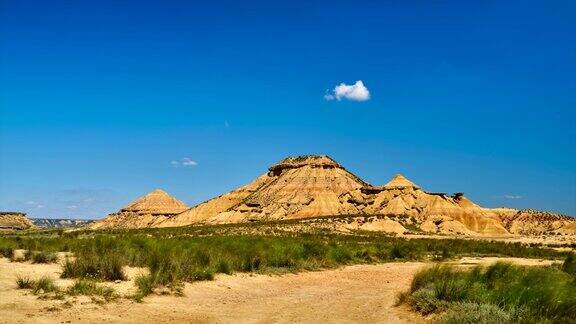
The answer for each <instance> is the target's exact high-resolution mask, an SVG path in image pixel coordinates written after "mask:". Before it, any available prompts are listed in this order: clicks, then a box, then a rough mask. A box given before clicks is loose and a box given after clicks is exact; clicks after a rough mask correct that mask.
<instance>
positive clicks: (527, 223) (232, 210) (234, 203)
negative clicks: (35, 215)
mask: <svg viewBox="0 0 576 324" xmlns="http://www.w3.org/2000/svg"><path fill="white" fill-rule="evenodd" d="M345 215H351V216H352V215H379V216H381V217H379V218H371V220H370V221H369V223H365V224H363V225H362V227H361V229H366V230H382V231H391V232H396V233H402V232H404V230H405V227H404V226H406V225H415V226H418V227H420V229H421V230H423V231H425V232H430V233H448V234H462V235H485V236H507V235H513V234H521V235H540V234H556V235H575V234H576V221H575V220H574V219H573V218H571V217H569V216H564V215H557V214H552V213H546V212H538V211H534V210H523V211H519V210H516V209H507V208H498V209H488V208H482V207H480V206H478V205H476V204H475V203H473V202H472V201H471V200H469V199H468V198H466V197H465V196H464V195H463V194H462V193H457V194H454V195H448V194H444V193H432V192H426V191H424V190H423V189H422V188H420V187H419V186H418V185H416V184H414V183H413V182H411V181H410V180H408V179H406V178H405V177H404V176H402V175H396V176H395V177H394V178H393V179H392V180H390V182H388V183H386V184H385V185H383V186H372V185H370V184H368V183H367V182H365V181H363V180H362V179H360V178H359V177H357V176H356V175H354V174H352V173H351V172H349V171H347V170H346V169H345V168H344V167H342V166H341V165H340V164H338V163H337V162H336V161H334V160H333V159H331V158H330V157H328V156H324V155H320V156H298V157H288V158H286V159H284V160H282V161H281V162H280V163H278V164H276V165H274V166H272V167H270V168H269V169H268V172H266V173H265V174H263V175H261V176H260V177H258V178H256V179H255V180H254V181H252V182H251V183H249V184H247V185H245V186H243V187H240V188H238V189H236V190H233V191H231V192H229V193H226V194H223V195H221V196H218V197H215V198H212V199H210V200H208V201H206V202H203V203H201V204H198V205H197V206H194V207H192V208H188V207H187V206H186V205H185V204H184V203H182V202H180V201H179V200H177V199H175V198H173V197H171V196H170V195H168V194H167V193H166V192H164V191H161V190H155V191H153V192H152V193H150V194H148V195H146V196H144V197H142V198H140V199H138V200H136V201H135V202H133V203H131V204H130V205H128V206H126V207H124V208H122V209H121V210H120V211H119V212H117V213H114V214H111V215H109V216H108V217H106V218H104V219H102V220H100V221H98V222H96V223H95V224H93V225H92V226H91V227H92V228H94V229H98V228H141V227H175V226H185V225H192V224H224V223H241V222H255V221H272V220H291V219H310V218H318V217H330V216H345Z"/></svg>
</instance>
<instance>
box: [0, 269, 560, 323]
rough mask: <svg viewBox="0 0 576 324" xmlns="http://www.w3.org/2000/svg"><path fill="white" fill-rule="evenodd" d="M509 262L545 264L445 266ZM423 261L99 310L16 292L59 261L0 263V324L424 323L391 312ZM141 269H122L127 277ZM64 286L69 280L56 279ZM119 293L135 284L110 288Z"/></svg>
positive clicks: (203, 287) (201, 285)
mask: <svg viewBox="0 0 576 324" xmlns="http://www.w3.org/2000/svg"><path fill="white" fill-rule="evenodd" d="M498 260H508V261H511V262H514V263H517V264H523V265H546V264H550V263H551V262H550V261H544V260H531V259H509V258H508V259H503V258H463V259H461V260H459V261H453V262H450V263H452V264H456V265H462V266H469V265H475V264H490V263H493V262H496V261H498ZM428 265H429V264H427V263H421V262H405V263H386V264H380V265H356V266H348V267H343V268H340V269H336V270H326V271H316V272H303V273H298V274H285V275H274V276H270V275H255V274H252V275H250V274H236V275H232V276H228V275H218V276H217V277H216V280H214V281H205V282H198V283H193V284H186V286H185V288H184V294H185V296H184V297H176V296H156V295H154V296H149V297H147V298H146V299H145V300H144V302H143V303H134V302H132V301H130V300H126V299H121V300H120V301H117V302H111V303H108V304H105V305H103V306H99V305H97V304H94V303H93V302H91V301H90V300H89V299H88V298H85V297H80V298H77V299H76V300H75V302H73V303H72V304H71V305H69V306H65V305H64V303H63V301H55V300H41V299H39V298H38V297H37V296H34V295H32V294H31V293H30V292H27V291H23V290H17V289H16V284H15V279H16V277H17V275H19V274H20V275H28V276H30V277H31V278H39V277H41V276H42V275H48V276H51V277H53V278H58V276H59V275H60V271H61V270H60V269H61V268H60V266H59V265H58V264H48V265H46V264H30V263H16V262H9V260H8V259H5V258H1V259H0V323H78V322H82V323H101V322H112V323H119V322H122V323H163V322H203V323H232V322H233V323H239V322H241V323H270V322H314V323H323V322H324V323H326V322H330V323H334V322H380V323H420V322H425V321H426V319H425V318H422V317H421V316H419V315H417V314H415V313H412V312H410V311H409V310H407V309H406V308H405V307H394V302H395V298H396V295H397V293H398V292H400V291H403V290H405V289H407V288H408V287H409V285H410V282H411V280H412V277H413V275H414V274H415V273H416V272H417V271H418V270H419V269H422V268H424V267H426V266H428ZM141 271H143V270H142V269H134V268H128V269H127V272H128V274H129V277H131V278H133V277H134V276H135V275H136V274H137V273H139V272H141ZM57 283H58V284H59V285H61V286H66V285H69V284H71V283H72V281H71V280H63V279H58V280H57ZM110 285H112V286H114V288H115V289H116V290H117V291H119V292H121V293H129V292H131V291H132V290H133V282H132V281H127V282H122V283H110Z"/></svg>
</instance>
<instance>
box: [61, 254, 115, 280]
mask: <svg viewBox="0 0 576 324" xmlns="http://www.w3.org/2000/svg"><path fill="white" fill-rule="evenodd" d="M61 277H62V278H87V279H99V280H111V281H115V280H126V275H125V274H124V271H123V270H122V262H121V260H120V259H119V258H118V257H116V256H114V255H102V256H98V255H81V256H78V257H77V258H76V260H74V261H71V260H66V261H65V262H64V264H63V265H62V275H61Z"/></svg>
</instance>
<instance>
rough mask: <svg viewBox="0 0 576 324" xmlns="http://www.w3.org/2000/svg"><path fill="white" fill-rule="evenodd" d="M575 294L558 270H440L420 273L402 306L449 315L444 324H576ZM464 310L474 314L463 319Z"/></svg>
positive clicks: (496, 267)
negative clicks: (525, 323) (572, 322)
mask: <svg viewBox="0 0 576 324" xmlns="http://www.w3.org/2000/svg"><path fill="white" fill-rule="evenodd" d="M574 291H576V284H575V282H574V280H573V277H572V276H570V275H569V274H566V273H564V272H561V271H560V270H558V269H557V268H555V267H520V266H514V265H512V264H509V263H496V264H494V265H491V266H489V267H487V268H482V267H475V268H473V269H472V270H469V271H457V270H455V269H453V268H451V267H449V266H436V267H432V268H428V269H425V270H423V271H420V272H418V273H417V274H416V275H415V276H414V279H413V281H412V285H411V288H410V290H409V291H408V292H407V293H405V294H404V295H402V296H401V300H402V301H404V302H407V303H408V304H410V305H411V307H412V308H414V309H415V310H417V311H419V312H422V313H424V314H428V313H430V312H438V311H442V309H449V310H450V311H449V312H448V315H447V317H446V321H449V322H454V323H455V322H459V321H460V322H465V323H468V322H471V323H472V322H481V323H484V322H486V323H492V322H497V321H498V320H499V319H500V320H505V321H504V322H510V321H513V322H514V321H521V322H522V321H526V320H531V321H544V322H546V321H552V322H570V319H574V318H576V293H574ZM440 306H442V307H440ZM458 307H459V308H458ZM494 307H497V308H498V309H499V310H498V311H496V310H495V308H494ZM458 309H460V311H458ZM466 309H468V310H470V314H468V315H466V314H461V313H462V312H464V310H466ZM507 318H511V320H506V319H507Z"/></svg>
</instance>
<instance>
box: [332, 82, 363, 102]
mask: <svg viewBox="0 0 576 324" xmlns="http://www.w3.org/2000/svg"><path fill="white" fill-rule="evenodd" d="M324 99H325V100H328V101H331V100H334V99H336V100H338V101H340V100H342V99H346V100H352V101H366V100H368V99H370V91H368V88H366V86H365V85H364V82H362V80H358V81H356V83H354V84H352V85H348V84H346V83H340V84H339V85H337V86H336V87H334V89H333V90H332V91H331V92H329V93H327V94H326V95H324Z"/></svg>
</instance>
